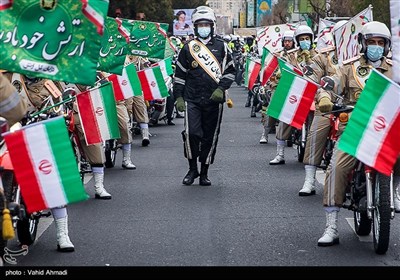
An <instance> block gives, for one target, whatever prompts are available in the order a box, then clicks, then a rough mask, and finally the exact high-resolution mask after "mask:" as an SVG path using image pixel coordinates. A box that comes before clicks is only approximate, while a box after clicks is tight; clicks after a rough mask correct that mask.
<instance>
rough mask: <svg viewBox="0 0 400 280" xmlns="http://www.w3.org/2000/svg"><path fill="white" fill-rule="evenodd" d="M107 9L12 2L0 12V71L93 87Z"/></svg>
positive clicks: (95, 2) (103, 5)
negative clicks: (9, 6)
mask: <svg viewBox="0 0 400 280" xmlns="http://www.w3.org/2000/svg"><path fill="white" fill-rule="evenodd" d="M108 4H109V2H108V1H103V0H90V1H76V0H58V1H54V2H51V1H50V3H49V2H45V1H38V0H18V1H14V2H13V4H12V7H11V8H8V9H5V10H1V11H0V19H1V20H0V57H1V59H0V69H5V70H8V71H10V72H16V73H21V74H24V75H27V76H31V77H39V78H47V79H51V80H57V81H64V82H68V83H77V84H83V85H93V84H94V83H95V81H96V70H97V63H98V59H99V51H100V46H101V44H100V41H101V35H102V34H103V25H104V17H105V15H106V14H107V11H108ZM41 5H46V6H44V7H42V6H41Z"/></svg>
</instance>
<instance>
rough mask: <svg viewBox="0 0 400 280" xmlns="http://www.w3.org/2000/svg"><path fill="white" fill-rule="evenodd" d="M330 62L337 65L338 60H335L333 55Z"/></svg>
mask: <svg viewBox="0 0 400 280" xmlns="http://www.w3.org/2000/svg"><path fill="white" fill-rule="evenodd" d="M332 62H333V64H335V65H336V64H338V60H337V57H336V55H334V56H333V57H332Z"/></svg>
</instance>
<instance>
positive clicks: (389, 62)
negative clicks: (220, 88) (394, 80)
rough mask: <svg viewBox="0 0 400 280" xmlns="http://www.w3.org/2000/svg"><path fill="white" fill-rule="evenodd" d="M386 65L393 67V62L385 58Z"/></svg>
mask: <svg viewBox="0 0 400 280" xmlns="http://www.w3.org/2000/svg"><path fill="white" fill-rule="evenodd" d="M386 63H387V64H389V65H390V66H393V61H392V60H391V59H389V58H386Z"/></svg>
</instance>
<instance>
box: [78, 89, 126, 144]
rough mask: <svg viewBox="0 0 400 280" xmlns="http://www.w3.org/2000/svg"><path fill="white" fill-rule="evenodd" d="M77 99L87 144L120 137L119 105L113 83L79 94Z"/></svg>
mask: <svg viewBox="0 0 400 280" xmlns="http://www.w3.org/2000/svg"><path fill="white" fill-rule="evenodd" d="M76 101H77V104H78V112H79V119H80V121H81V125H82V128H83V131H84V134H85V140H86V144H88V145H92V144H97V143H102V142H103V141H105V140H108V139H116V138H120V134H119V128H118V117H117V107H116V105H115V99H114V94H113V88H112V84H111V83H106V84H103V85H101V86H100V87H96V88H92V89H89V90H87V91H85V92H82V93H80V94H78V95H77V96H76Z"/></svg>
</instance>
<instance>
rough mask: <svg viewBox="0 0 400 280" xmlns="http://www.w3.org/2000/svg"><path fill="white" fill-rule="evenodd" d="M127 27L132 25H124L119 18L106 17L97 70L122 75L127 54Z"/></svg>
mask: <svg viewBox="0 0 400 280" xmlns="http://www.w3.org/2000/svg"><path fill="white" fill-rule="evenodd" d="M129 28H132V26H131V25H128V26H126V25H125V24H124V23H123V22H121V21H120V20H119V19H115V18H112V17H107V18H106V21H105V25H104V35H103V39H102V41H101V48H100V59H99V67H98V69H99V70H101V71H105V72H108V73H113V74H117V75H122V69H123V68H124V62H125V57H126V55H127V54H128V42H129V36H130V30H129Z"/></svg>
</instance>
